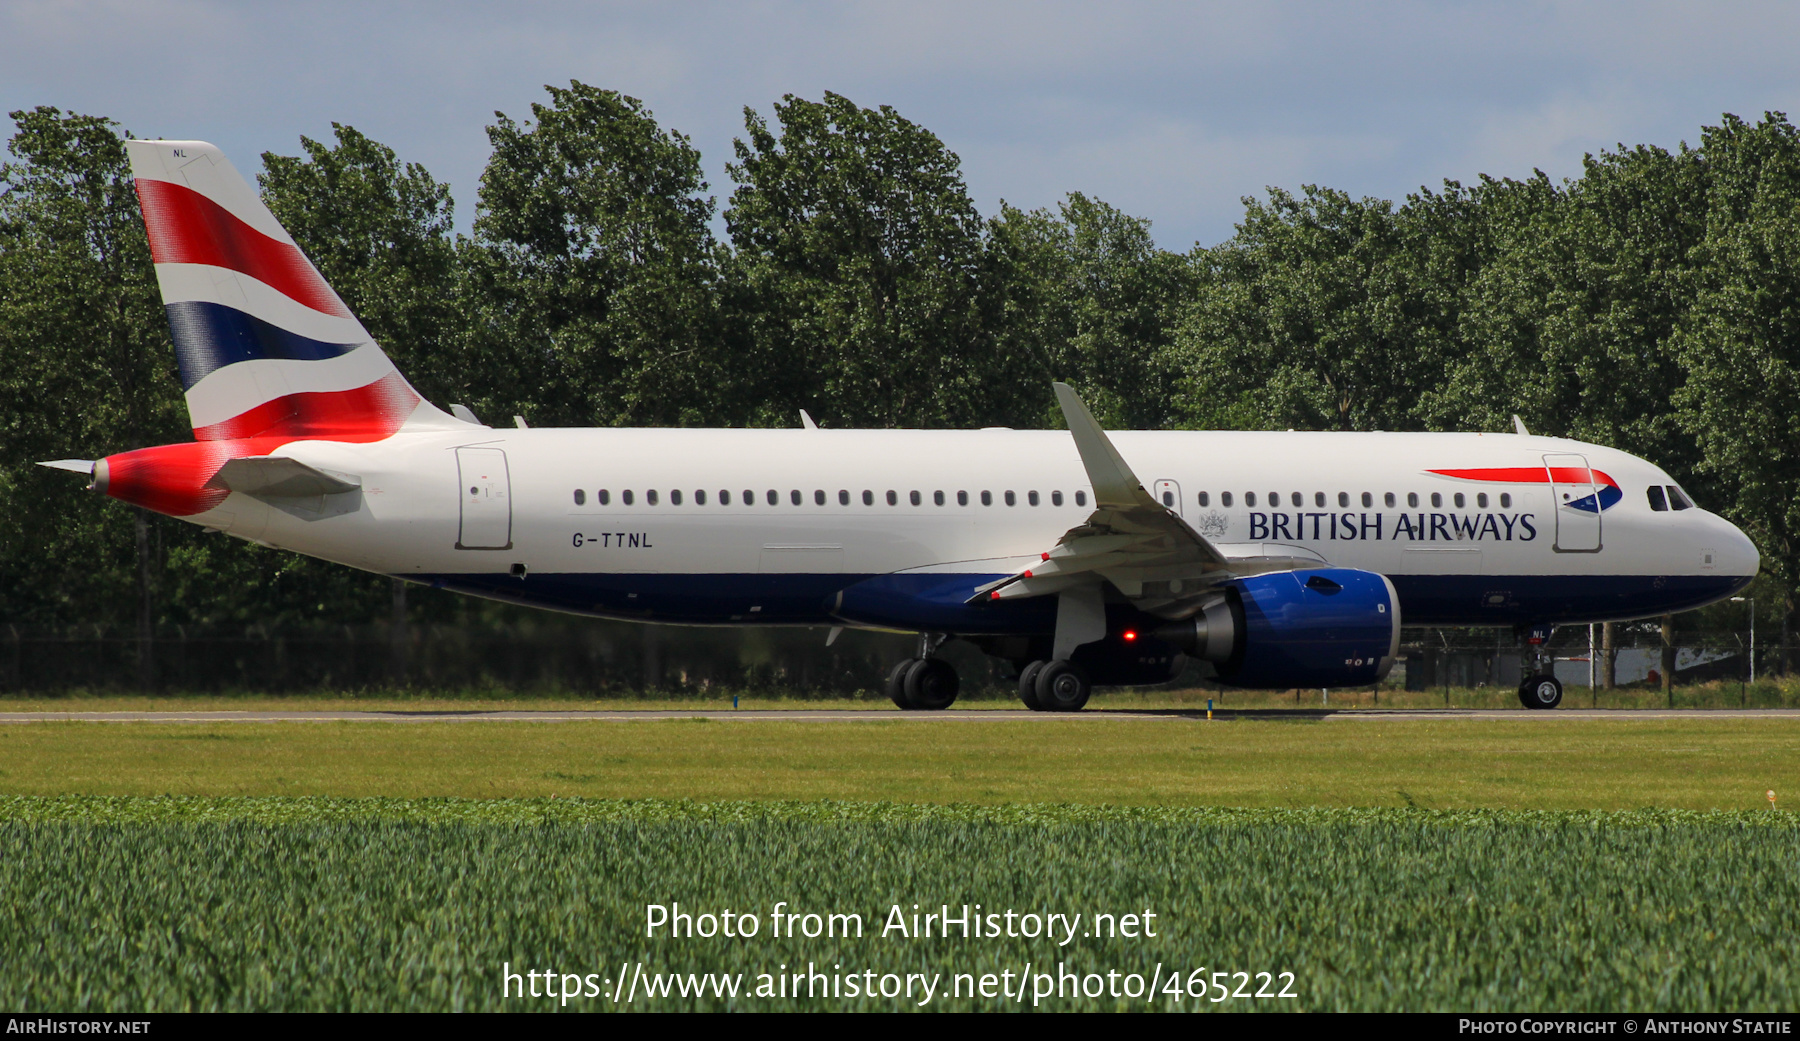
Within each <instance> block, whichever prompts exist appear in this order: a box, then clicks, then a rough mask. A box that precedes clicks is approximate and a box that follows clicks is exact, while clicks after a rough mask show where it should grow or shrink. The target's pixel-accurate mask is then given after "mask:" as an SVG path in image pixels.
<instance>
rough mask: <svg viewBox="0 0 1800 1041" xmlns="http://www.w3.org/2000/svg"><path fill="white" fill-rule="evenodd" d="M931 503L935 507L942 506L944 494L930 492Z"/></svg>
mask: <svg viewBox="0 0 1800 1041" xmlns="http://www.w3.org/2000/svg"><path fill="white" fill-rule="evenodd" d="M931 501H932V503H933V504H934V505H937V506H942V505H944V493H943V492H932V493H931Z"/></svg>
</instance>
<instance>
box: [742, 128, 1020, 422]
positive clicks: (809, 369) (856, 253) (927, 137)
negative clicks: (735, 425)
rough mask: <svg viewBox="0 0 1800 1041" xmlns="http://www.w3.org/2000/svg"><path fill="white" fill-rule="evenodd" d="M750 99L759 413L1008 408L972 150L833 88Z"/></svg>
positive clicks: (783, 418)
mask: <svg viewBox="0 0 1800 1041" xmlns="http://www.w3.org/2000/svg"><path fill="white" fill-rule="evenodd" d="M775 118H776V121H777V122H778V124H779V128H778V129H775V130H772V129H771V128H770V126H769V124H768V123H767V122H766V121H765V120H764V119H763V117H762V116H761V115H759V114H757V113H756V112H755V111H754V110H751V109H745V110H744V124H745V130H746V138H747V139H744V140H739V141H737V142H736V153H737V162H736V163H734V164H731V165H729V166H728V167H727V169H728V170H729V171H730V173H731V176H732V177H733V178H734V179H735V180H736V181H737V182H738V187H737V190H736V191H734V192H733V193H732V195H731V203H730V206H729V208H728V209H727V210H726V211H725V224H726V227H727V228H728V229H729V231H730V233H731V240H732V243H733V245H734V246H735V248H736V253H735V256H734V260H733V270H732V280H733V294H734V296H733V299H734V305H733V306H734V313H735V314H736V315H737V316H738V322H739V324H740V327H741V328H742V329H743V335H744V337H745V343H746V346H747V347H748V348H749V355H750V356H749V357H748V358H746V359H744V362H745V364H744V369H743V370H741V371H743V372H744V373H745V376H746V377H747V378H746V380H745V382H744V383H743V384H742V385H741V386H740V390H739V393H740V394H741V395H743V397H744V398H745V399H747V400H749V401H753V402H756V403H757V405H758V411H757V413H756V416H755V418H756V420H757V421H760V422H767V423H776V424H791V423H792V422H793V416H794V410H795V409H798V408H801V407H809V408H811V409H812V410H813V411H814V412H815V413H817V414H818V416H819V417H820V418H821V419H824V420H825V421H827V422H829V423H833V424H836V425H840V426H875V427H897V426H908V427H918V426H955V425H969V424H978V423H982V422H990V421H993V420H995V419H997V418H1000V417H1003V416H1004V415H1005V414H1006V413H1007V412H1008V411H1009V410H1008V408H1007V401H1008V399H1009V396H1010V393H1011V391H1010V388H1009V387H1008V386H1007V385H1006V381H1004V380H1003V379H1000V378H999V376H1000V375H1001V373H1002V371H1003V367H1002V365H1001V363H1000V358H999V355H998V354H997V352H996V351H995V349H994V344H993V338H992V337H991V336H990V335H988V332H987V328H986V326H985V323H984V321H983V312H982V304H983V287H982V263H983V241H982V223H981V219H980V217H979V215H978V214H977V213H976V212H975V206H974V204H973V203H972V202H970V200H969V195H968V190H967V188H966V187H965V186H964V184H963V180H962V172H961V165H960V160H958V159H957V157H956V155H955V153H953V152H951V151H950V150H949V149H947V148H945V147H944V144H943V142H942V141H940V140H938V138H937V136H936V135H934V134H932V133H931V132H930V131H928V130H926V129H925V128H923V127H920V126H918V125H917V124H914V123H912V122H909V121H907V120H906V119H904V118H902V117H901V116H900V115H899V113H897V112H895V111H894V110H893V109H892V108H889V107H887V106H883V107H881V108H879V109H866V108H859V107H857V106H856V105H855V104H854V103H853V102H851V101H850V100H849V99H848V98H845V97H841V96H839V95H837V94H831V93H827V94H826V95H825V98H824V100H823V101H808V100H805V99H803V98H797V97H794V96H793V95H788V96H786V97H785V98H784V99H783V100H782V101H780V102H778V103H777V104H776V105H775Z"/></svg>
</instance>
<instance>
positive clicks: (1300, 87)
mask: <svg viewBox="0 0 1800 1041" xmlns="http://www.w3.org/2000/svg"><path fill="white" fill-rule="evenodd" d="M1796 30H1800V5H1794V4H1777V3H1745V4H1735V5H1734V4H1722V3H1717V2H1715V3H1708V4H1704V5H1702V4H1697V3H1695V4H1674V3H1648V2H1639V3H1619V4H1611V3H1594V2H1588V3H1566V4H1565V3H1538V4H1527V3H1511V4H1493V3H1423V2H1421V3H1393V4H1386V5H1375V4H1369V3H1357V4H1349V3H1340V4H1323V3H1320V4H1305V3H1269V4H1252V3H1245V2H1241V0H1240V2H1234V3H1216V4H1215V3H1121V2H1118V0H1113V2H1109V3H1086V4H1058V3H1029V4H1027V3H981V2H976V0H955V2H948V3H939V2H921V0H912V2H908V3H904V4H898V3H896V4H859V3H837V4H825V3H786V2H762V3H732V4H704V3H691V4H683V3H673V2H664V3H655V4H620V3H543V4H527V3H507V4H497V3H496V4H480V3H446V2H436V3H386V4H383V3H356V4H339V3H325V2H319V0H313V2H310V3H305V4H282V5H277V4H247V3H213V2H198V0H194V2H158V0H115V2H93V3H77V2H69V3H30V2H13V0H0V102H3V103H4V106H5V107H4V109H3V110H0V111H11V110H13V109H17V108H20V107H25V106H32V105H40V104H50V105H56V106H58V107H61V108H64V109H68V110H74V111H80V112H86V113H92V114H99V115H108V116H111V117H113V118H115V119H117V120H119V121H120V122H121V123H122V124H123V125H124V126H125V127H126V128H128V129H130V130H131V131H132V132H133V133H135V134H137V135H138V136H140V137H169V138H202V139H206V140H211V141H213V142H215V143H217V144H219V145H221V146H223V147H224V148H225V149H226V150H227V151H228V153H230V154H231V155H232V156H233V157H234V159H235V160H236V161H237V163H238V165H239V166H240V168H242V169H245V170H246V171H247V172H248V171H254V170H255V169H256V168H258V167H259V166H260V161H259V159H258V158H257V157H258V156H260V154H261V153H262V152H263V151H265V150H274V151H277V152H283V153H288V154H293V153H294V152H296V151H297V150H298V140H299V137H300V135H302V134H304V135H307V136H309V137H315V138H326V139H329V135H330V130H331V123H332V122H333V121H338V122H343V123H349V124H351V125H354V126H356V127H357V128H358V129H360V130H362V131H363V132H364V133H366V134H368V135H369V136H371V137H373V138H375V139H376V140H379V141H382V142H385V143H387V144H389V145H391V146H393V147H394V148H395V149H396V150H397V151H398V152H399V154H400V156H401V158H403V159H406V160H414V161H418V162H421V163H423V164H425V166H426V167H427V168H428V169H429V170H430V171H431V172H432V174H433V175H434V176H435V177H437V178H438V179H439V180H443V181H447V182H449V183H450V185H451V186H452V189H453V191H454V192H455V195H456V200H457V203H458V223H459V224H460V225H462V226H464V227H466V226H467V224H468V221H469V219H470V218H471V217H472V215H473V213H474V204H475V189H476V183H477V179H478V178H479V176H480V172H481V168H482V165H483V164H484V163H485V162H486V160H487V155H488V145H487V138H486V136H485V133H484V128H485V127H486V126H487V124H488V123H489V122H491V120H492V115H493V112H494V110H496V109H498V110H500V111H503V112H506V113H508V114H509V115H512V116H514V117H516V118H517V117H528V116H529V114H530V105H531V103H532V102H534V101H538V100H540V99H541V98H542V97H543V96H544V95H543V89H542V88H543V85H544V84H546V83H555V84H559V85H561V84H564V83H566V82H567V81H568V80H570V79H579V80H581V81H583V82H586V83H590V84H593V85H595V86H599V87H606V88H612V89H616V90H620V91H623V92H625V93H627V94H631V95H633V96H635V97H639V98H642V99H643V100H644V101H645V102H646V103H647V104H648V105H649V106H650V108H651V109H652V110H653V111H654V112H655V114H656V116H657V118H658V120H659V121H660V122H661V123H662V124H663V125H664V126H666V127H672V128H674V129H677V130H679V131H681V132H683V133H685V134H688V135H689V136H691V137H692V138H693V141H694V143H695V144H696V145H697V146H698V147H699V148H700V150H701V153H702V154H703V156H704V159H705V163H706V169H707V173H708V177H709V180H710V181H711V182H712V186H713V189H712V190H713V192H714V193H715V194H716V195H717V196H718V197H719V200H720V204H721V206H722V205H723V204H724V201H725V198H726V197H727V196H728V195H729V193H730V189H731V185H730V182H729V180H728V178H727V177H726V175H725V170H724V166H725V162H726V161H727V160H728V159H729V158H730V157H731V141H732V139H733V137H735V136H739V135H741V133H742V127H743V115H742V110H743V107H744V106H745V105H750V106H754V107H756V108H758V109H761V110H762V111H764V112H765V113H766V112H768V110H769V106H770V103H771V102H773V101H775V100H777V99H779V98H780V97H781V96H782V95H783V94H789V93H792V94H798V95H800V96H802V97H808V98H818V97H819V96H821V94H822V93H823V92H824V91H827V90H831V91H836V92H838V93H840V94H844V95H846V96H848V97H850V98H851V99H853V100H855V101H856V102H858V103H859V104H862V105H867V106H874V105H878V104H888V105H893V106H894V107H895V108H897V109H898V110H899V111H900V113H901V114H902V115H904V116H906V117H907V118H909V119H911V120H913V121H914V122H917V123H920V124H922V125H924V126H926V127H928V128H930V129H931V130H933V131H934V132H936V133H937V134H938V135H939V136H940V137H941V138H942V139H943V140H944V141H945V142H946V143H947V144H948V145H949V147H950V148H951V149H952V150H954V151H955V152H956V153H957V154H958V155H960V156H961V157H962V161H963V168H964V171H965V173H966V176H967V179H968V183H969V187H970V190H971V192H972V193H973V195H974V198H975V201H976V204H977V205H978V206H979V207H980V208H981V210H982V212H983V213H992V212H994V211H995V209H996V208H997V206H998V203H999V200H1001V199H1002V198H1004V199H1006V200H1008V201H1009V202H1012V203H1014V204H1015V205H1022V206H1027V207H1035V206H1048V205H1052V204H1054V203H1055V202H1056V201H1057V200H1058V199H1059V198H1061V197H1062V195H1063V194H1064V193H1065V192H1069V191H1082V192H1086V193H1089V194H1091V195H1094V196H1097V197H1099V198H1101V199H1104V200H1106V201H1108V202H1110V203H1112V204H1114V205H1116V206H1119V207H1120V208H1122V209H1124V210H1126V211H1127V212H1129V213H1132V214H1134V215H1136V216H1140V217H1146V218H1149V219H1150V220H1152V221H1153V222H1154V224H1153V230H1154V231H1155V234H1156V237H1157V240H1158V242H1159V243H1160V244H1162V245H1163V246H1164V247H1166V248H1171V249H1185V248H1187V247H1188V246H1190V245H1192V244H1193V243H1194V242H1196V241H1198V242H1200V243H1203V244H1208V245H1210V244H1212V243H1215V242H1218V241H1219V240H1221V239H1223V238H1226V237H1228V236H1229V235H1230V234H1231V230H1232V225H1233V223H1234V222H1235V221H1236V220H1237V219H1238V217H1239V216H1240V215H1241V212H1242V206H1241V203H1240V202H1239V198H1240V197H1241V196H1244V195H1251V194H1257V193H1260V192H1261V191H1262V190H1263V189H1264V188H1265V187H1266V186H1269V185H1277V186H1282V187H1288V188H1295V187H1298V186H1299V185H1301V184H1305V183H1316V184H1323V185H1330V186H1332V187H1337V188H1342V189H1345V190H1347V191H1350V192H1352V193H1354V194H1357V195H1376V196H1382V197H1386V198H1399V197H1401V196H1404V195H1405V194H1406V193H1407V192H1410V191H1414V190H1416V189H1417V188H1418V187H1419V186H1420V185H1422V184H1424V185H1432V186H1436V185H1437V184H1438V183H1439V182H1441V181H1442V180H1443V179H1444V178H1458V179H1462V180H1470V179H1473V178H1474V177H1475V175H1477V174H1480V173H1488V174H1493V175H1496V176H1515V177H1516V176H1523V175H1527V174H1529V173H1530V172H1531V170H1532V169H1533V168H1534V167H1537V168H1542V169H1543V170H1545V171H1547V172H1548V173H1550V174H1551V175H1553V176H1556V177H1564V176H1570V175H1573V174H1575V173H1577V172H1578V171H1579V170H1580V163H1581V157H1582V154H1583V153H1584V152H1589V151H1595V150H1598V149H1602V148H1610V147H1613V146H1614V145H1615V144H1617V143H1619V142H1624V143H1626V144H1636V143H1640V142H1649V143H1654V144H1659V145H1663V146H1665V147H1669V148H1674V147H1675V146H1677V145H1678V144H1679V143H1680V142H1681V141H1684V140H1686V141H1688V142H1690V143H1692V142H1697V141H1698V138H1699V134H1700V128H1701V126H1702V125H1705V124H1709V123H1715V122H1717V120H1718V117H1719V114H1720V113H1721V112H1726V111H1730V112H1735V113H1737V114H1739V115H1741V116H1744V117H1746V118H1751V119H1754V118H1756V117H1759V116H1760V115H1761V114H1762V113H1763V112H1764V111H1765V110H1770V109H1775V110H1781V111H1792V110H1795V109H1796V108H1800V105H1797V104H1796V96H1797V95H1800V61H1797V60H1796V58H1795V56H1794V53H1795V52H1794V40H1795V39H1796V37H1797V35H1800V34H1797V32H1796ZM1797 114H1800V113H1797ZM3 125H4V124H0V126H3ZM5 129H6V130H7V132H8V133H10V127H5Z"/></svg>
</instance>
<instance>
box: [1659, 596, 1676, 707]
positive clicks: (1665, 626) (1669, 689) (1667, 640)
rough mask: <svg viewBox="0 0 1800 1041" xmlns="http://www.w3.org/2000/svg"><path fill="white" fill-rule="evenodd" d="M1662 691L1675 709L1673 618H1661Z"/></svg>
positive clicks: (1668, 615) (1670, 615)
mask: <svg viewBox="0 0 1800 1041" xmlns="http://www.w3.org/2000/svg"><path fill="white" fill-rule="evenodd" d="M1662 689H1663V693H1664V694H1665V695H1667V696H1668V699H1669V707H1670V708H1674V707H1675V616H1674V615H1672V614H1666V615H1663V616H1662Z"/></svg>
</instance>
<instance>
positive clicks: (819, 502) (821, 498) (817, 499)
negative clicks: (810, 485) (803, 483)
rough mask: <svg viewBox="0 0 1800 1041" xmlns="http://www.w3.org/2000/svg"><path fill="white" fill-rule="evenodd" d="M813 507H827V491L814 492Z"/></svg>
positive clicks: (821, 489) (818, 490)
mask: <svg viewBox="0 0 1800 1041" xmlns="http://www.w3.org/2000/svg"><path fill="white" fill-rule="evenodd" d="M813 505H814V506H823V505H825V489H823V488H816V489H814V490H813Z"/></svg>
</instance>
